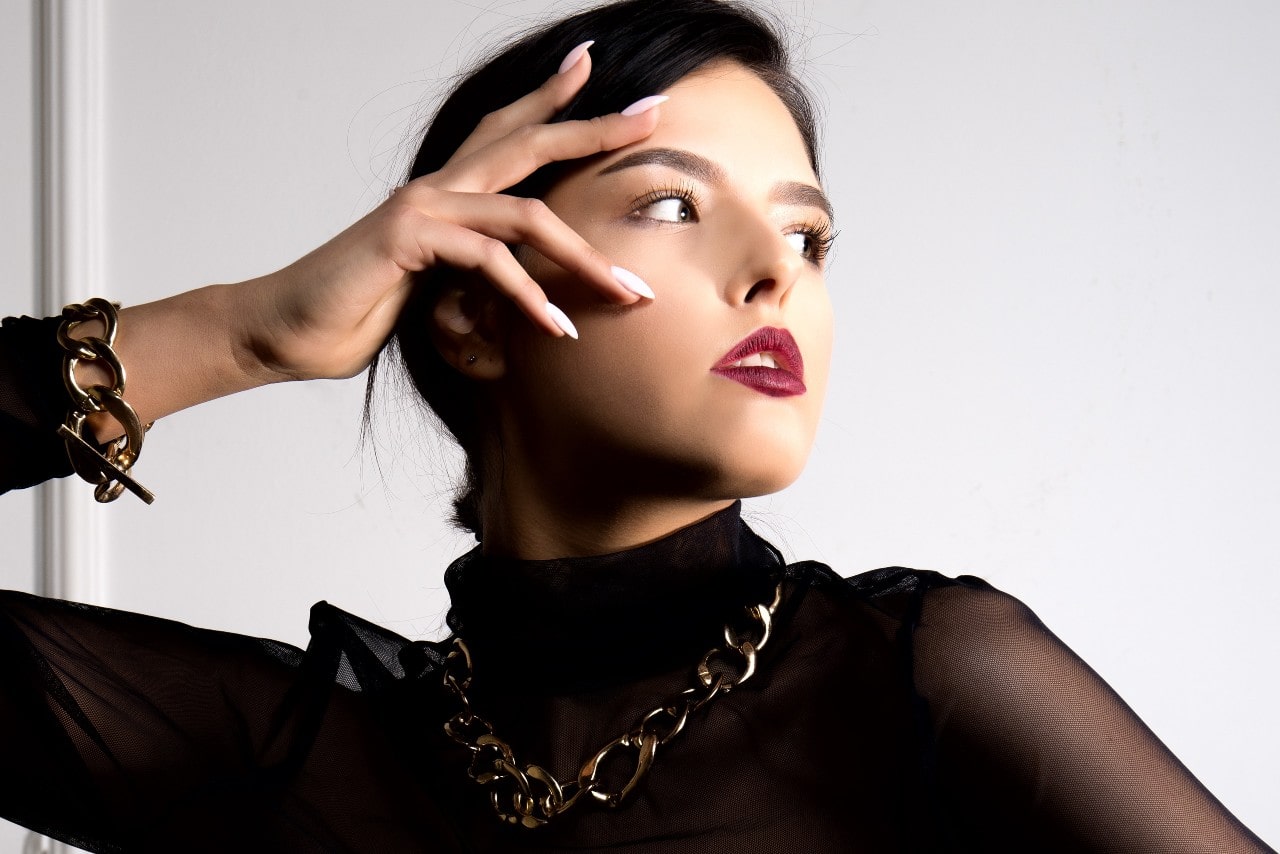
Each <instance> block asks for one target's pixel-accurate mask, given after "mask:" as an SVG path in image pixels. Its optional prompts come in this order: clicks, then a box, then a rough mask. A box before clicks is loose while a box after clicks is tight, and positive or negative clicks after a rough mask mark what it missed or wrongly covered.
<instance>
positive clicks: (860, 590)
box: [787, 561, 1029, 627]
mask: <svg viewBox="0 0 1280 854" xmlns="http://www.w3.org/2000/svg"><path fill="white" fill-rule="evenodd" d="M787 572H788V575H789V576H790V577H792V578H794V579H796V580H797V581H798V582H799V583H800V584H802V585H804V586H807V587H811V588H814V589H817V590H821V591H822V592H823V593H824V594H826V595H828V596H832V597H834V598H836V599H843V600H846V601H849V602H856V603H861V604H863V605H865V606H869V607H871V608H873V609H874V610H876V611H878V612H880V613H882V614H884V615H886V616H891V617H895V618H897V619H900V620H902V621H905V622H908V623H910V624H912V626H913V627H914V626H915V625H917V624H918V623H919V622H920V621H921V620H923V619H926V618H928V619H933V618H934V617H935V616H936V615H937V614H939V613H942V614H948V613H952V612H956V611H961V612H963V611H966V610H971V611H973V612H981V611H990V610H992V609H1001V608H1003V609H1008V610H1011V611H1018V610H1019V609H1023V610H1025V608H1026V606H1025V605H1023V604H1022V603H1021V602H1020V601H1019V600H1018V599H1016V598H1015V597H1013V596H1010V595H1009V594H1007V593H1004V592H1003V591H1001V590H998V589H996V588H995V587H993V586H992V585H991V584H989V583H988V582H986V581H984V580H983V579H981V578H979V577H977V576H975V575H958V576H949V575H944V574H943V573H941V572H935V571H933V570H929V569H912V568H910V567H905V566H889V567H884V568H882V569H874V570H871V571H869V572H864V573H861V574H858V575H854V576H849V577H842V576H840V575H837V574H836V573H835V572H834V571H833V570H832V569H831V568H830V567H828V566H827V565H825V564H822V563H817V562H816V561H804V562H801V563H795V564H792V565H791V566H789V567H788V568H787ZM1028 613H1029V612H1028Z"/></svg>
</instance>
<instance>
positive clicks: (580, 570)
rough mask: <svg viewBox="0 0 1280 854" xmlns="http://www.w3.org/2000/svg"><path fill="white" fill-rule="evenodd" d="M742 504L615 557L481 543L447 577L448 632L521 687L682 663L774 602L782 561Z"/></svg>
mask: <svg viewBox="0 0 1280 854" xmlns="http://www.w3.org/2000/svg"><path fill="white" fill-rule="evenodd" d="M740 512H741V503H740V502H735V503H734V504H733V505H731V506H730V507H728V508H726V509H724V510H722V511H720V512H718V513H715V514H713V515H711V516H709V517H707V518H706V519H704V520H702V521H700V522H697V523H695V524H693V525H690V526H689V527H687V528H682V529H680V530H678V531H676V532H674V533H672V534H670V535H669V536H667V537H664V538H662V539H661V540H658V541H656V542H653V543H649V544H647V545H643V546H639V547H637V548H634V549H628V550H626V551H622V552H616V553H614V554H607V555H598V556H594V557H580V558H560V559H556V560H538V561H522V560H514V559H511V558H498V557H490V556H485V555H483V554H481V551H480V548H479V547H477V548H476V549H474V550H473V551H471V552H469V553H467V554H465V555H463V556H462V557H460V558H459V559H458V560H456V561H454V563H453V564H452V565H451V566H450V567H449V569H448V570H447V571H446V572H445V585H446V586H447V587H448V589H449V595H450V597H451V599H452V605H453V607H452V608H451V609H450V611H449V618H448V622H449V627H450V628H451V629H453V631H454V632H455V633H456V634H458V635H460V636H461V637H462V638H463V639H464V640H466V642H467V645H468V646H469V647H470V649H471V652H472V658H473V660H474V662H475V667H476V672H477V675H479V674H480V673H484V674H485V675H486V677H485V680H486V681H488V680H489V679H491V678H493V679H500V680H502V681H503V683H504V684H506V685H507V686H508V687H510V688H512V689H514V690H522V691H524V690H530V691H536V692H539V693H541V692H543V691H551V692H555V691H561V690H571V689H576V688H585V687H598V686H603V685H606V684H609V683H611V682H614V681H623V680H629V679H634V678H637V677H640V676H643V675H648V674H651V673H658V672H662V671H663V670H666V669H669V668H673V667H677V666H680V665H684V664H687V665H690V666H691V665H692V664H694V663H696V662H695V660H694V659H695V658H696V657H697V656H698V655H700V654H701V653H703V652H706V651H707V650H708V649H710V648H711V647H712V646H714V645H716V644H717V643H718V642H722V639H721V630H722V628H723V626H724V624H725V622H726V621H728V620H730V619H732V618H735V617H737V616H738V614H740V609H741V608H742V607H743V606H745V605H748V604H752V603H756V602H761V601H768V600H769V598H770V597H771V595H772V587H773V583H775V582H776V580H777V577H778V575H779V573H780V571H781V570H782V567H783V561H782V559H781V556H780V555H779V554H778V552H777V550H775V549H774V548H773V547H772V546H770V545H769V544H768V543H766V542H765V541H764V540H762V539H760V538H759V537H758V536H756V535H755V533H754V532H752V531H751V529H750V528H748V527H747V526H746V524H745V523H744V522H743V521H742V520H741V518H740Z"/></svg>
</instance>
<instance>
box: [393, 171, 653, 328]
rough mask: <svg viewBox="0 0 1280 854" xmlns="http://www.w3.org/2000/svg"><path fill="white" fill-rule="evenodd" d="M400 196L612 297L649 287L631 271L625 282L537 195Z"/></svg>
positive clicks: (646, 292)
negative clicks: (533, 254) (515, 246)
mask: <svg viewBox="0 0 1280 854" xmlns="http://www.w3.org/2000/svg"><path fill="white" fill-rule="evenodd" d="M404 200H405V201H406V202H407V203H409V204H413V205H415V206H417V207H418V208H419V209H420V210H423V211H425V212H427V215H428V216H431V217H433V218H438V219H442V220H445V221H448V222H451V223H454V224H455V225H461V226H463V227H465V228H468V229H470V230H472V231H478V232H480V233H482V234H485V235H487V236H489V237H492V238H495V239H497V240H500V241H502V242H503V243H508V244H509V243H519V244H523V245H525V246H528V247H530V248H531V249H534V250H536V251H538V252H540V253H541V254H542V255H543V256H544V257H546V258H547V259H548V260H549V261H551V262H552V263H553V264H556V265H557V266H559V267H561V268H562V269H564V270H566V271H568V272H569V273H570V274H572V275H574V276H576V277H577V278H578V279H579V280H580V281H582V282H583V283H584V284H585V285H587V286H588V287H590V288H592V289H593V290H595V291H596V292H598V293H599V294H600V295H601V296H604V297H605V298H606V299H609V300H612V301H613V302H616V303H619V304H623V305H629V304H631V303H634V302H636V301H637V300H638V299H639V298H640V297H641V296H645V297H650V298H652V294H653V292H652V291H651V290H650V289H649V288H648V286H647V285H645V284H644V283H643V282H639V283H637V281H636V279H635V277H634V276H633V275H632V276H631V277H630V278H628V280H627V282H626V283H624V282H623V281H622V280H621V279H620V278H619V275H621V276H624V277H627V276H628V274H627V273H626V272H625V271H623V272H622V273H619V272H618V268H616V267H614V266H613V265H612V264H611V263H610V261H609V259H608V258H606V257H605V255H604V254H603V253H601V252H600V251H599V250H597V249H596V248H595V247H593V246H592V245H591V244H590V243H588V242H587V241H586V240H585V239H583V237H582V236H581V235H580V234H578V233H577V232H576V231H574V230H573V229H572V228H571V227H570V226H569V225H568V224H566V223H565V222H564V220H562V219H560V217H558V216H556V214H555V213H554V212H553V211H552V210H551V209H550V208H549V207H547V205H546V204H545V203H544V202H543V201H542V200H540V199H528V198H517V197H514V196H503V195H493V194H488V193H453V192H448V191H445V190H438V189H434V188H430V187H423V188H415V189H414V190H413V191H412V192H409V193H406V195H405V197H404Z"/></svg>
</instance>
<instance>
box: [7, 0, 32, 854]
mask: <svg viewBox="0 0 1280 854" xmlns="http://www.w3.org/2000/svg"><path fill="white" fill-rule="evenodd" d="M32 12H33V9H32V4H31V3H26V2H13V0H6V2H3V3H0V82H2V85H0V116H4V122H3V125H2V126H0V224H2V225H3V227H0V269H2V270H3V273H0V294H3V296H4V302H3V308H0V312H2V313H3V314H6V315H8V314H34V313H35V311H36V307H37V290H36V284H35V282H36V267H35V259H36V244H35V240H36V223H35V218H36V217H35V213H36V210H35V187H36V185H35V179H34V174H35V171H36V161H35V157H36V148H35V132H34V130H35V109H36V74H35V64H34V63H35V55H34V50H33V49H34V46H35V41H36V37H35V32H34V28H33V26H32V24H33V16H32ZM6 451H7V449H0V453H5V452H6ZM36 497H37V493H36V491H35V490H27V491H25V492H23V493H19V494H15V495H5V496H3V497H0V542H3V543H4V558H3V559H0V587H3V588H7V589H11V590H34V589H35V584H36V557H37V555H36V537H35V515H36ZM0 773H9V772H8V769H5V771H3V772H0ZM23 836H24V832H23V831H22V830H21V829H20V828H17V827H14V826H13V825H10V824H8V823H6V822H4V821H0V852H6V854H7V852H10V851H17V850H19V849H18V846H19V845H20V844H21V840H22V838H23Z"/></svg>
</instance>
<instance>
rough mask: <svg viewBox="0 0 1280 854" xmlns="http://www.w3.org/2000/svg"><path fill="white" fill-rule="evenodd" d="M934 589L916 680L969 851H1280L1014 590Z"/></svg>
mask: <svg viewBox="0 0 1280 854" xmlns="http://www.w3.org/2000/svg"><path fill="white" fill-rule="evenodd" d="M962 581H963V582H964V583H962V584H960V585H957V586H952V587H944V588H939V589H936V590H933V591H931V592H930V593H929V594H928V595H927V596H926V597H925V601H924V606H923V608H922V610H921V614H920V620H919V624H918V626H917V629H916V633H915V654H916V656H915V664H916V679H917V683H918V688H919V691H920V693H921V696H922V697H924V699H925V700H926V701H927V703H928V707H929V710H930V716H931V718H932V722H933V730H934V736H935V738H936V756H937V769H936V774H937V780H938V787H939V790H940V794H941V797H940V803H941V804H942V805H944V809H945V810H946V811H947V813H948V815H947V820H948V825H949V827H950V829H951V832H952V833H953V834H954V836H955V841H956V842H957V843H959V844H961V847H963V849H964V850H974V851H1040V852H1053V851H1062V852H1066V851H1072V852H1085V851H1132V852H1157V851H1158V852H1169V854H1172V852H1208V851H1213V852H1215V854H1233V852H1263V851H1271V849H1270V848H1268V847H1267V846H1266V845H1265V844H1264V843H1263V842H1262V841H1261V840H1260V839H1258V838H1257V837H1256V836H1255V835H1253V834H1252V833H1251V832H1250V831H1249V830H1248V829H1247V828H1245V827H1244V826H1243V825H1242V824H1240V822H1239V821H1238V820H1237V819H1236V818H1235V817H1234V816H1232V815H1231V813H1230V812H1228V811H1227V810H1226V808H1225V807H1223V805H1222V804H1221V803H1219V802H1218V800H1217V799H1216V798H1214V796H1213V795H1212V794H1210V793H1209V791H1208V790H1207V789H1205V787H1204V786H1203V785H1201V783H1200V782H1199V781H1198V780H1197V779H1196V778H1195V776H1194V775H1192V774H1191V772H1190V771H1188V770H1187V768H1186V767H1185V766H1183V765H1182V763H1181V762H1179V761H1178V759H1177V758H1176V757H1175V756H1174V755H1173V754H1172V753H1171V752H1170V751H1169V750H1168V748H1166V747H1165V746H1164V744H1163V743H1161V742H1160V740H1159V739H1158V738H1156V737H1155V735H1154V734H1153V733H1152V732H1151V730H1150V729H1148V728H1147V726H1146V725H1145V724H1144V723H1143V722H1142V720H1141V719H1139V718H1138V716H1137V715H1136V714H1134V712H1133V711H1132V710H1131V709H1130V708H1129V707H1128V706H1127V705H1126V704H1125V702H1124V701H1123V700H1122V699H1120V697H1119V696H1117V695H1116V693H1115V692H1114V691H1113V690H1112V689H1111V688H1110V686H1108V685H1107V683H1106V682H1104V681H1103V680H1102V679H1101V678H1100V677H1099V676H1098V674H1096V673H1095V672H1094V671H1093V670H1092V669H1091V668H1090V667H1089V666H1088V665H1087V664H1085V663H1084V662H1083V661H1082V660H1080V658H1079V657H1077V656H1076V655H1075V654H1074V653H1073V652H1072V651H1071V650H1070V649H1069V648H1068V647H1067V646H1066V645H1065V644H1063V643H1062V642H1061V641H1060V640H1059V639H1058V638H1057V637H1055V636H1054V634H1053V633H1052V632H1050V631H1049V630H1048V629H1047V628H1046V627H1045V626H1044V624H1043V623H1041V622H1040V620H1039V619H1037V618H1036V616H1035V614H1034V613H1032V612H1031V611H1030V609H1028V608H1027V607H1026V606H1025V605H1023V604H1022V603H1021V602H1020V601H1018V600H1017V599H1016V598H1014V597H1012V596H1009V595H1007V594H1005V593H1001V592H999V591H997V590H995V589H993V588H991V587H989V586H988V585H986V584H985V583H983V582H980V581H978V580H977V579H968V578H965V579H962Z"/></svg>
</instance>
